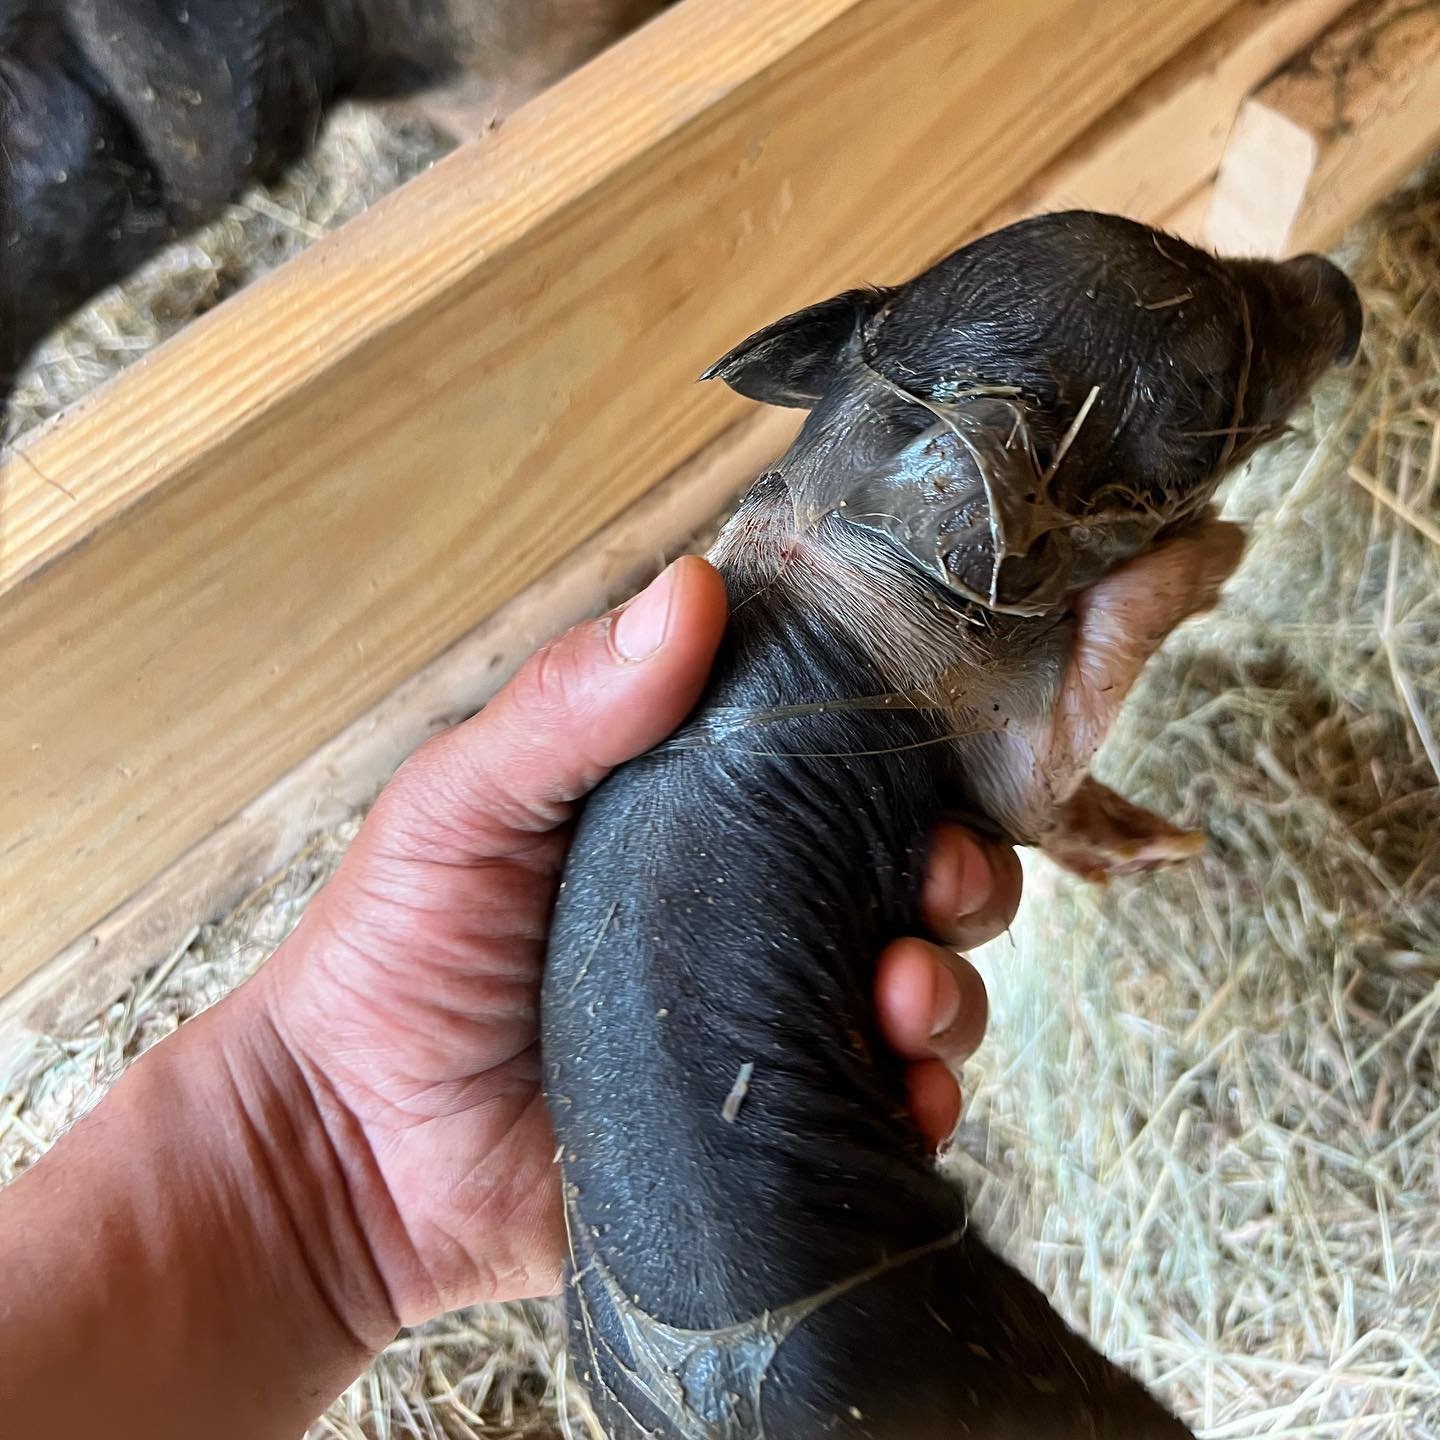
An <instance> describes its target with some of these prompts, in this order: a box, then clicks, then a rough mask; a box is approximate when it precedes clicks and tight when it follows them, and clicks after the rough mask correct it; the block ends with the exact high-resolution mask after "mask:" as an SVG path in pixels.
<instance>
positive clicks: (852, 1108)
mask: <svg viewBox="0 0 1440 1440" xmlns="http://www.w3.org/2000/svg"><path fill="white" fill-rule="evenodd" d="M1359 330H1360V308H1359V304H1358V301H1357V299H1356V296H1355V292H1354V290H1353V289H1352V287H1351V286H1350V284H1349V282H1348V281H1347V280H1346V279H1345V278H1344V276H1343V275H1341V274H1340V272H1339V271H1337V270H1336V269H1334V267H1332V266H1330V265H1329V264H1328V262H1326V261H1324V260H1321V259H1318V258H1316V257H1308V256H1307V257H1302V258H1300V259H1297V260H1292V261H1289V262H1287V263H1284V264H1271V263H1266V262H1259V261H1243V262H1242V261H1219V260H1216V259H1214V258H1212V257H1210V256H1208V255H1205V254H1203V253H1201V252H1199V251H1197V250H1194V249H1192V248H1190V247H1189V246H1187V245H1185V244H1183V243H1181V242H1180V241H1178V240H1176V239H1173V238H1171V237H1168V236H1165V235H1161V234H1158V233H1155V232H1153V231H1151V230H1149V229H1147V228H1145V227H1143V226H1140V225H1136V224H1133V223H1131V222H1129V221H1125V220H1121V219H1117V218H1114V217H1109V216H1100V215H1093V214H1088V213H1071V214H1060V215H1050V216H1046V217H1043V218H1040V219H1035V220H1030V221H1026V222H1024V223H1022V224H1019V225H1016V226H1013V227H1011V228H1009V229H1007V230H1003V231H1000V232H998V233H996V234H994V235H990V236H988V237H986V238H984V239H981V240H979V241H977V242H975V243H974V244H972V245H969V246H967V247H966V248H965V249H963V250H961V251H959V252H958V253H956V254H955V255H952V256H951V257H950V258H948V259H947V260H944V261H942V262H941V263H940V264H939V265H937V266H935V267H934V268H933V269H932V270H930V271H928V272H926V273H925V274H923V275H921V276H919V277H918V278H917V279H915V280H912V281H911V282H909V283H908V284H906V285H902V286H899V287H898V288H895V289H891V290H882V291H855V292H852V293H849V294H846V295H842V296H839V297H837V298H836V299H834V300H831V301H828V302H826V303H824V304H821V305H817V306H814V307H813V308H811V309H809V310H806V311H802V312H801V313H799V314H798V315H794V316H791V317H789V318H788V319H786V320H782V321H780V322H778V323H777V324H776V325H773V326H771V327H770V328H769V329H767V330H764V331H762V332H760V334H758V335H756V336H753V337H752V338H751V339H750V340H748V341H746V342H745V343H744V344H742V345H740V346H739V347H737V349H735V350H734V351H732V352H731V353H730V354H729V355H727V356H726V357H725V358H724V359H723V360H722V361H720V362H719V364H718V365H717V366H716V367H715V368H714V370H713V372H712V373H713V374H715V375H718V376H720V377H722V378H723V379H724V380H726V381H727V382H728V383H729V384H731V385H732V386H734V387H735V388H736V389H737V390H739V391H741V392H742V393H744V394H746V395H749V396H752V397H754V398H756V399H759V400H764V401H769V402H771V403H775V404H781V405H794V406H803V407H805V408H807V409H808V410H809V411H810V414H809V416H808V419H807V421H806V424H805V426H804V429H803V431H802V433H801V434H800V436H799V438H798V439H797V440H796V442H795V444H794V445H793V446H792V447H791V449H790V450H789V451H788V453H787V454H785V455H784V456H783V457H782V458H781V459H779V460H778V461H777V462H776V463H775V464H774V466H773V467H772V468H771V469H770V470H769V471H768V472H767V473H766V474H765V475H764V476H762V477H761V479H760V480H759V482H758V483H757V484H756V485H755V487H754V489H753V490H752V491H751V493H750V494H749V496H748V497H747V498H746V499H745V501H744V503H743V504H742V505H741V507H740V509H739V512H738V513H737V514H736V515H735V517H734V518H733V519H732V520H731V521H730V522H729V524H728V525H727V526H726V528H725V530H724V532H723V533H722V535H721V537H720V539H719V541H718V542H717V544H716V546H715V549H714V551H713V555H712V558H713V559H714V561H715V563H716V564H717V565H718V566H719V567H720V569H721V571H722V573H723V574H724V577H725V580H726V583H727V585H728V587H729V589H730V595H731V603H732V618H731V623H730V627H729V631H728V635H727V639H726V643H725V646H724V648H723V651H722V654H721V657H720V660H719V663H718V665H717V668H716V670H715V672H714V676H713V680H712V683H711V685H710V687H709V690H708V692H707V694H706V696H705V697H704V700H703V702H702V704H701V705H700V707H699V708H698V709H697V711H696V712H695V714H694V715H693V716H692V717H691V719H690V721H689V722H688V724H687V725H686V727H685V729H684V730H683V731H682V732H681V733H680V734H679V735H678V736H676V737H675V738H673V739H672V740H671V741H670V742H668V743H667V744H665V745H662V746H661V747H659V748H658V749H657V750H655V751H653V752H652V753H650V754H649V755H647V756H645V757H643V758H641V759H640V760H638V761H635V762H634V763H632V764H630V765H628V766H626V767H624V768H623V769H622V770H620V771H618V772H617V773H616V774H615V775H613V776H612V777H611V778H610V779H609V780H608V781H607V782H606V783H605V784H604V785H603V786H602V787H601V788H600V789H599V790H598V791H597V792H596V793H595V794H594V796H593V797H592V798H591V799H590V801H589V803H588V804H587V806H586V808H585V811H584V814H583V816H582V818H581V821H580V824H579V828H578V831H577V834H576V837H575V842H574V846H573V849H572V851H571V854H570V859H569V863H568V867H567V871H566V884H565V887H564V890H563V892H562V894H561V897H560V901H559V905H558V908H557V911H556V916H555V925H554V931H553V935H552V941H551V949H550V956H549V962H548V969H547V974H546V981H545V993H544V1006H543V1046H544V1063H545V1076H546V1086H547V1095H548V1101H549V1105H550V1109H551V1114H552V1116H553V1118H554V1123H555V1128H556V1131H557V1133H558V1137H559V1141H560V1153H561V1157H562V1166H563V1174H564V1193H565V1208H566V1215H567V1219H568V1225H569V1234H570V1243H571V1252H572V1258H573V1265H572V1268H571V1273H570V1277H569V1282H568V1285H567V1293H566V1304H567V1310H568V1320H569V1337H570V1351H571V1356H572V1361H573V1365H572V1369H573V1373H574V1374H576V1375H577V1377H579V1378H581V1379H583V1381H584V1382H585V1383H586V1385H587V1386H588V1388H589V1393H590V1395H591V1397H592V1399H593V1401H594V1403H595V1405H596V1407H597V1410H598V1412H599V1414H600V1415H601V1417H602V1419H603V1421H604V1423H605V1425H606V1426H607V1428H608V1430H609V1433H610V1434H611V1435H612V1436H613V1437H616V1440H634V1437H640V1436H659V1437H665V1440H756V1437H761V1436H765V1437H770V1440H812V1437H814V1440H819V1437H831V1436H834V1437H846V1440H861V1437H868V1440H941V1437H945V1440H950V1437H954V1436H957V1435H965V1436H973V1437H980V1440H1019V1437H1044V1440H1072V1437H1073V1440H1080V1437H1087V1440H1088V1437H1115V1440H1119V1437H1144V1440H1158V1437H1162V1436H1164V1437H1182V1436H1184V1435H1186V1434H1188V1431H1187V1430H1186V1429H1185V1427H1184V1426H1183V1425H1181V1424H1180V1422H1179V1421H1178V1420H1176V1419H1174V1418H1173V1417H1171V1416H1170V1415H1168V1414H1167V1413H1166V1412H1165V1411H1164V1410H1163V1408H1162V1407H1161V1406H1160V1405H1159V1404H1158V1403H1156V1402H1155V1401H1154V1400H1153V1399H1152V1398H1151V1397H1150V1396H1148V1395H1147V1394H1146V1392H1145V1391H1144V1390H1143V1389H1142V1388H1141V1387H1140V1386H1139V1385H1138V1384H1137V1383H1136V1382H1135V1381H1133V1380H1132V1379H1131V1378H1130V1377H1128V1376H1127V1375H1125V1374H1124V1373H1122V1372H1121V1371H1120V1370H1119V1369H1117V1368H1116V1367H1114V1366H1113V1365H1111V1364H1110V1363H1109V1362H1108V1361H1106V1360H1105V1359H1104V1358H1102V1357H1101V1356H1100V1355H1099V1354H1098V1353H1097V1352H1096V1351H1095V1350H1093V1349H1092V1348H1091V1347H1090V1346H1089V1345H1088V1344H1087V1343H1085V1342H1084V1341H1083V1340H1081V1339H1080V1338H1079V1337H1078V1336H1076V1335H1075V1334H1074V1333H1073V1332H1071V1331H1070V1330H1068V1329H1067V1328H1066V1327H1065V1325H1064V1324H1062V1323H1061V1321H1060V1320H1059V1318H1058V1317H1057V1316H1056V1315H1055V1314H1054V1312H1053V1311H1052V1310H1051V1309H1050V1307H1049V1305H1048V1304H1047V1303H1046V1301H1045V1300H1044V1298H1043V1297H1042V1296H1041V1295H1040V1293H1039V1292H1038V1291H1037V1290H1036V1289H1035V1288H1034V1287H1033V1286H1032V1285H1031V1284H1030V1283H1029V1282H1028V1281H1027V1280H1025V1279H1024V1278H1022V1277H1021V1276H1020V1275H1019V1274H1018V1273H1017V1272H1016V1271H1014V1270H1013V1269H1011V1268H1010V1267H1009V1266H1008V1265H1007V1264H1006V1263H1005V1262H1003V1261H1002V1260H1000V1259H999V1258H998V1257H997V1256H996V1255H995V1254H994V1253H993V1252H992V1251H991V1250H990V1249H988V1248H987V1247H986V1245H985V1244H984V1243H983V1242H982V1241H981V1240H980V1239H979V1238H978V1237H977V1236H976V1235H975V1234H974V1233H973V1232H971V1231H969V1230H968V1229H967V1226H966V1210H965V1202H964V1199H963V1197H962V1196H961V1195H960V1194H959V1193H957V1191H956V1190H955V1189H953V1188H952V1187H951V1186H950V1185H949V1184H947V1183H946V1182H945V1181H944V1180H943V1179H941V1178H940V1176H939V1175H938V1174H937V1173H936V1171H935V1169H934V1166H933V1164H932V1162H931V1159H930V1157H929V1156H928V1154H927V1153H926V1148H925V1145H924V1142H923V1140H922V1138H921V1136H920V1134H919V1133H918V1132H917V1130H916V1129H915V1128H914V1126H913V1125H912V1123H911V1122H910V1121H909V1120H908V1118H907V1116H906V1113H905V1093H904V1087H903V1077H902V1074H901V1069H900V1065H899V1062H898V1061H896V1060H895V1059H894V1058H893V1057H892V1056H890V1055H889V1054H888V1053H887V1052H886V1050H885V1048H884V1047H883V1045H882V1044H881V1042H880V1040H879V1037H878V1035H877V1032H876V1028H875V1021H874V1018H873V1014H872V998H871V997H872V977H873V969H874V965H875V960H876V957H877V956H878V954H879V953H880V950H881V949H882V947H883V946H884V945H885V944H886V942H887V941H889V940H891V939H892V938H894V937H895V936H897V935H901V934H905V933H909V932H913V931H914V930H915V929H916V927H917V917H918V913H919V911H918V889H919V884H920V879H921V874H922V870H923V865H924V858H925V854H924V852H925V845H926V838H927V835H928V833H929V831H930V829H931V827H932V825H933V824H934V822H935V821H936V820H937V819H938V818H940V817H941V816H944V815H957V816H960V817H963V818H965V819H967V820H968V821H969V822H970V823H972V824H975V825H977V826H980V827H982V828H985V829H988V830H990V831H992V832H995V833H998V834H1000V835H1003V836H1005V837H1007V838H1009V839H1012V840H1015V841H1019V842H1024V843H1028V844H1038V845H1041V846H1044V847H1046V848H1048V849H1049V850H1051V851H1052V853H1054V854H1055V855H1056V856H1057V858H1059V859H1061V860H1062V861H1063V862H1064V863H1066V864H1069V865H1071V866H1072V867H1073V868H1075V869H1078V870H1081V871H1083V872H1084V873H1087V874H1093V875H1104V874H1109V873H1116V872H1124V871H1128V870H1134V869H1140V868H1144V867H1145V866H1148V865H1152V864H1162V863H1166V862H1169V861H1172V860H1176V859H1179V858H1182V857H1183V856H1185V855H1187V854H1191V853H1193V851H1194V848H1195V841H1194V839H1193V837H1191V836H1188V835H1186V834H1185V833H1184V832H1183V831H1181V830H1179V829H1177V828H1176V827H1174V826H1172V825H1170V824H1168V823H1167V822H1166V821H1164V820H1162V819H1161V818H1160V817H1158V816H1154V815H1151V814H1149V813H1148V812H1146V811H1144V810H1141V809H1139V808H1138V807H1136V806H1134V805H1131V804H1129V803H1128V802H1127V801H1125V800H1123V799H1122V798H1121V797H1120V796H1118V795H1115V794H1113V793H1112V792H1110V791H1108V790H1105V789H1104V788H1103V787H1102V786H1100V785H1099V784H1098V783H1097V782H1095V781H1093V780H1091V779H1089V778H1088V776H1087V773H1086V770H1087V766H1088V763H1089V759H1090V757H1091V755H1092V754H1093V751H1094V748H1095V746H1096V745H1098V743H1099V739H1100V738H1101V736H1102V735H1103V732H1104V728H1105V725H1106V724H1107V723H1108V721H1109V718H1110V716H1111V714H1112V713H1113V710H1114V707H1115V705H1116V704H1118V701H1119V698H1120V696H1122V695H1123V693H1124V690H1125V688H1126V686H1127V685H1128V683H1129V681H1130V680H1131V679H1133V673H1134V670H1135V669H1136V668H1138V663H1139V661H1138V660H1136V659H1134V658H1133V650H1131V649H1127V647H1126V645H1125V644H1124V643H1122V642H1123V640H1124V637H1123V636H1121V635H1119V634H1113V633H1111V632H1110V631H1108V630H1107V626H1110V625H1111V624H1112V623H1113V622H1112V619H1111V617H1110V615H1109V613H1108V612H1107V610H1106V608H1105V607H1103V606H1100V605H1090V606H1088V607H1087V605H1086V604H1084V603H1082V602H1083V598H1084V597H1083V596H1082V595H1081V594H1079V593H1078V592H1080V591H1081V589H1082V587H1085V586H1089V585H1091V584H1092V583H1093V582H1095V581H1097V580H1099V579H1101V577H1103V576H1106V575H1107V574H1108V573H1109V572H1111V571H1113V570H1115V568H1116V567H1117V566H1121V565H1122V564H1123V562H1125V561H1126V560H1127V559H1129V558H1131V557H1133V556H1135V555H1137V554H1139V553H1140V552H1142V551H1145V550H1148V549H1150V548H1151V547H1155V546H1157V545H1162V544H1166V543H1170V537H1172V536H1176V535H1186V536H1189V537H1191V541H1190V543H1193V544H1195V545H1198V546H1200V547H1201V550H1202V554H1204V555H1205V556H1207V557H1209V559H1210V560H1211V561H1212V562H1213V565H1212V571H1213V574H1212V578H1213V582H1214V585H1218V583H1219V580H1220V579H1221V578H1223V576H1224V575H1225V574H1226V573H1228V570H1229V568H1230V566H1231V565H1232V564H1233V562H1234V559H1235V558H1236V554H1237V553H1238V538H1237V532H1235V531H1234V530H1233V527H1229V526H1225V525H1222V524H1219V523H1218V522H1216V521H1214V520H1212V519H1210V518H1209V515H1208V506H1209V504H1210V500H1211V497H1212V495H1213V493H1214V490H1215V487H1216V485H1217V483H1218V482H1219V480H1220V479H1221V478H1222V476H1223V475H1224V474H1225V472H1226V471H1227V470H1229V469H1230V468H1232V467H1233V466H1234V465H1236V464H1238V463H1239V462H1240V461H1242V460H1243V459H1244V458H1245V457H1246V456H1247V455H1249V454H1250V453H1251V452H1252V451H1253V450H1254V449H1255V448H1256V447H1257V446H1258V445H1260V444H1261V443H1263V442H1264V441H1265V440H1266V439H1267V438H1269V437H1271V436H1273V435H1274V434H1275V433H1276V432H1277V430H1278V429H1279V428H1280V427H1281V426H1282V425H1283V423H1284V421H1285V418H1286V415H1287V413H1288V412H1289V411H1290V410H1291V409H1292V407H1293V406H1295V404H1296V403H1297V402H1299V401H1300V400H1301V399H1302V398H1303V397H1304V396H1305V395H1306V394H1307V392H1308V391H1309V389H1310V388H1311V386H1312V385H1313V384H1314V383H1315V381H1316V380H1317V379H1318V378H1319V377H1320V376H1321V375H1322V373H1324V372H1325V371H1326V370H1327V369H1328V368H1329V367H1330V366H1332V365H1333V364H1336V363H1337V362H1344V361H1345V360H1347V359H1348V358H1349V357H1350V356H1351V355H1353V353H1354V351H1355V348H1356V345H1357V343H1358V339H1359ZM1157 560H1158V557H1157ZM1119 579H1120V577H1119V576H1118V575H1117V576H1116V577H1115V579H1114V580H1112V581H1111V582H1110V583H1111V584H1112V585H1113V584H1114V583H1116V581H1118V580H1119ZM1211 589H1212V590H1213V586H1212V587H1211ZM1094 593H1099V592H1094ZM1207 598H1208V592H1207V593H1202V594H1199V595H1196V596H1195V597H1193V599H1194V603H1195V604H1196V605H1200V604H1203V603H1205V601H1206V599H1207ZM1077 664H1083V665H1085V666H1087V667H1089V669H1088V670H1087V674H1088V679H1089V681H1090V682H1091V683H1090V684H1089V685H1088V686H1081V687H1078V693H1080V695H1081V697H1082V698H1081V700H1080V702H1078V704H1077V703H1076V702H1074V701H1073V700H1072V701H1067V702H1066V706H1062V704H1061V700H1060V696H1061V694H1062V682H1063V681H1064V679H1065V677H1066V675H1067V673H1068V671H1069V670H1070V668H1071V667H1073V666H1075V665H1077ZM1107 667H1108V668H1107ZM1076 688H1077V687H1067V688H1066V690H1065V692H1064V693H1065V694H1067V695H1070V694H1072V692H1073V691H1074V690H1075V689H1076ZM1067 706H1068V708H1066V707H1067Z"/></svg>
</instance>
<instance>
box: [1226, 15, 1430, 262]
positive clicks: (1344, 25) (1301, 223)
mask: <svg viewBox="0 0 1440 1440" xmlns="http://www.w3.org/2000/svg"><path fill="white" fill-rule="evenodd" d="M1437 144H1440V6H1436V5H1435V4H1423V3H1421V4H1417V3H1414V0H1368V3H1365V4H1362V5H1358V6H1356V7H1355V8H1354V9H1353V10H1351V11H1350V12H1349V13H1347V14H1346V16H1345V17H1344V18H1343V19H1342V20H1341V21H1340V22H1339V23H1338V24H1336V25H1335V26H1334V27H1333V28H1332V29H1330V30H1329V31H1328V32H1327V33H1326V34H1325V35H1324V36H1323V37H1322V38H1321V39H1320V41H1319V42H1318V43H1317V44H1316V45H1315V46H1314V47H1313V48H1312V49H1311V50H1310V51H1309V52H1307V53H1306V54H1305V55H1303V56H1302V57H1300V59H1298V60H1296V61H1295V62H1294V63H1293V64H1291V65H1290V66H1288V67H1286V69H1284V70H1283V71H1282V72H1281V73H1280V74H1279V75H1277V76H1276V77H1275V78H1274V79H1273V80H1271V81H1270V82H1269V83H1268V84H1267V85H1265V86H1264V87H1263V89H1261V90H1260V91H1259V92H1258V93H1257V94H1256V95H1254V96H1253V97H1252V98H1251V99H1250V100H1248V101H1247V102H1246V104H1245V105H1244V106H1243V107H1242V109H1241V111H1240V115H1239V118H1238V119H1237V121H1236V124H1235V130H1234V134H1233V135H1232V136H1231V139H1230V143H1229V146H1228V148H1227V150H1226V153H1225V158H1224V160H1223V162H1222V163H1221V165H1220V171H1219V176H1218V178H1217V180H1216V185H1215V195H1214V199H1213V201H1212V203H1211V205H1210V209H1209V214H1208V218H1207V222H1206V226H1205V238H1206V239H1207V240H1208V241H1209V243H1210V244H1212V245H1213V246H1214V247H1215V248H1216V249H1218V250H1222V251H1225V252H1227V253H1230V254H1244V255H1280V254H1286V253H1291V252H1295V251H1301V250H1323V249H1327V248H1329V247H1330V246H1331V245H1333V244H1335V243H1336V242H1337V241H1338V240H1339V238H1340V234H1341V232H1342V230H1343V229H1344V226H1345V224H1346V223H1347V221H1348V220H1350V219H1351V218H1352V217H1353V216H1354V215H1356V214H1357V213H1359V212H1361V211H1364V210H1365V209H1367V208H1368V207H1369V206H1370V205H1371V204H1373V203H1374V202H1375V201H1376V200H1378V199H1380V197H1381V196H1383V195H1385V194H1387V193H1388V192H1389V191H1391V190H1392V189H1394V188H1395V186H1396V185H1398V184H1399V183H1401V182H1402V181H1403V180H1404V179H1406V177H1407V176H1409V175H1410V173H1411V172H1412V171H1413V170H1414V169H1415V168H1416V166H1418V165H1419V164H1420V162H1421V161H1422V160H1424V158H1425V157H1426V155H1428V154H1429V153H1430V151H1431V150H1432V149H1434V147H1435V146H1436V145H1437Z"/></svg>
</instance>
